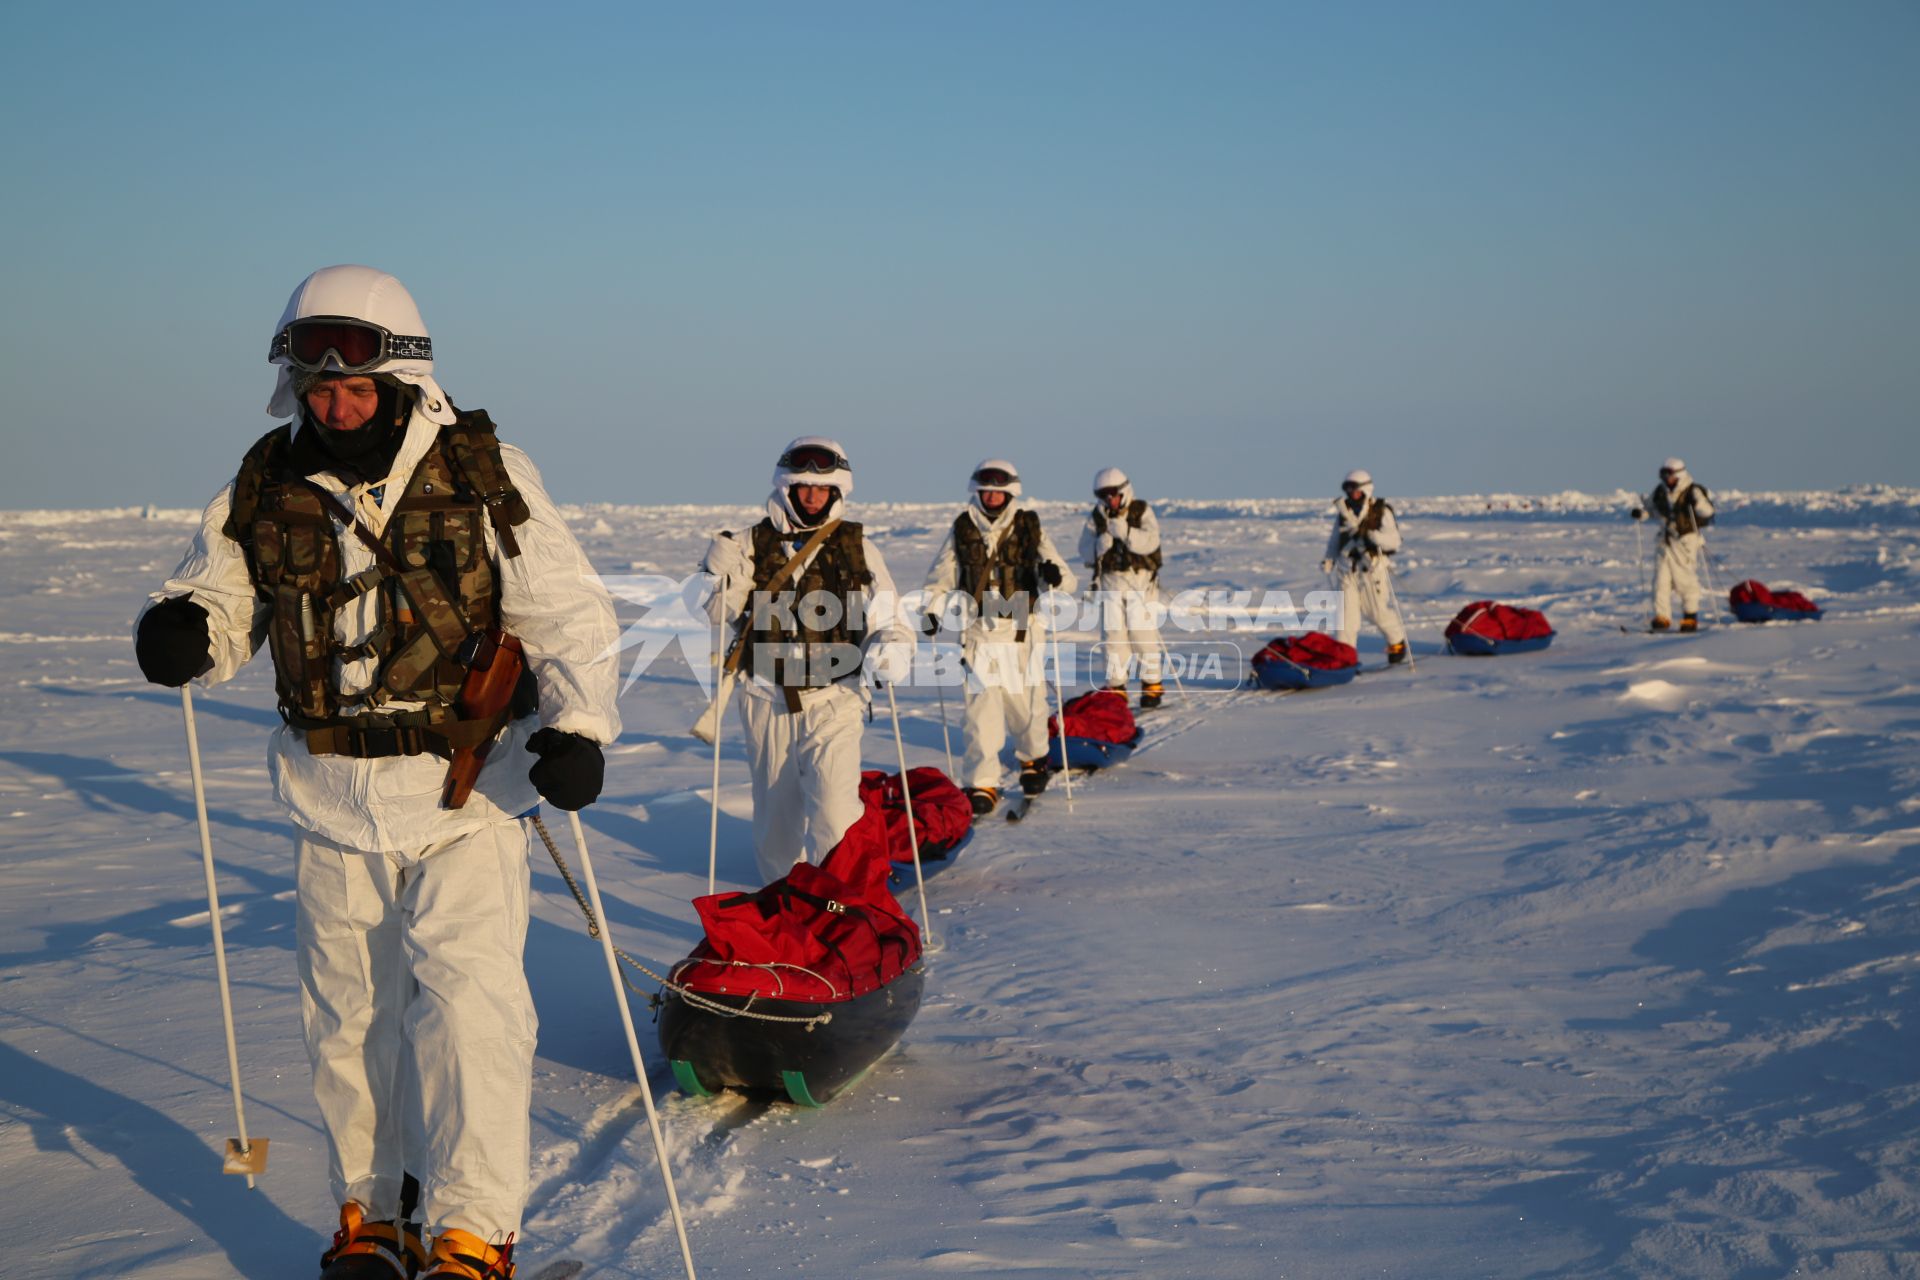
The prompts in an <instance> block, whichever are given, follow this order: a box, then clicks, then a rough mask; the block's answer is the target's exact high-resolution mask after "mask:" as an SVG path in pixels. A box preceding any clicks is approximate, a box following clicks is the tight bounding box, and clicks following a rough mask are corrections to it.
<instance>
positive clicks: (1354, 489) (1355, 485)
mask: <svg viewBox="0 0 1920 1280" xmlns="http://www.w3.org/2000/svg"><path fill="white" fill-rule="evenodd" d="M1366 487H1367V486H1366V485H1365V483H1363V482H1362V481H1359V480H1342V481H1341V482H1340V492H1342V493H1344V494H1346V495H1347V496H1348V497H1349V498H1351V497H1352V496H1353V495H1354V494H1356V493H1359V492H1360V491H1361V490H1362V489H1365V488H1366Z"/></svg>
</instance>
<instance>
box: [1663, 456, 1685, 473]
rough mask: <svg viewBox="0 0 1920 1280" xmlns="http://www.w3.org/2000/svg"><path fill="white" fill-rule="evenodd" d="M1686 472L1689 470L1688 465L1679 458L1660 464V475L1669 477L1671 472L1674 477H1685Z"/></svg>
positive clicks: (1669, 459)
mask: <svg viewBox="0 0 1920 1280" xmlns="http://www.w3.org/2000/svg"><path fill="white" fill-rule="evenodd" d="M1686 470H1687V464H1686V463H1685V462H1684V461H1683V460H1681V459H1679V458H1668V459H1667V460H1666V461H1665V462H1663V463H1661V464H1660V474H1661V475H1663V476H1664V475H1667V474H1668V473H1669V472H1671V473H1672V474H1674V475H1683V474H1685V472H1686Z"/></svg>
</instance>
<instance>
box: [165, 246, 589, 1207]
mask: <svg viewBox="0 0 1920 1280" xmlns="http://www.w3.org/2000/svg"><path fill="white" fill-rule="evenodd" d="M330 270H334V271H340V270H343V269H341V268H332V269H330ZM351 270H355V271H363V272H364V271H366V270H367V269H366V268H353V269H351ZM384 278H385V279H387V280H391V277H384ZM394 284H395V286H396V287H397V282H394ZM299 296H300V295H299V294H298V293H296V295H295V298H296V301H298V299H299ZM406 305H407V306H408V307H409V308H410V307H411V305H412V303H411V299H408V300H407V304H406ZM292 310H293V308H292V306H291V305H290V307H289V312H290V313H291V311H292ZM327 313H338V314H357V315H365V314H368V313H367V312H365V311H350V310H349V308H348V306H347V305H344V304H341V303H340V302H339V300H338V299H333V300H331V301H329V300H328V299H326V298H324V297H322V298H320V299H318V300H317V301H316V300H312V299H310V305H309V309H308V311H307V312H305V313H304V314H327ZM376 318H377V316H376ZM413 324H415V325H417V324H418V319H417V313H415V318H414V320H413ZM394 331H395V332H400V333H422V332H424V326H422V327H420V328H411V327H403V326H402V325H395V326H394ZM420 366H424V368H422V367H420ZM431 367H432V366H431V363H430V362H428V361H411V362H402V363H401V364H399V365H397V366H391V365H390V366H389V367H388V368H387V369H384V370H383V372H393V373H396V374H397V376H398V377H399V378H400V379H401V380H402V381H404V382H407V383H410V384H412V385H414V386H415V387H417V388H418V400H417V402H416V406H415V409H414V412H413V416H412V418H411V420H410V421H408V422H407V424H406V425H405V426H404V428H402V430H404V433H405V434H404V437H403V440H402V443H401V445H400V448H399V452H398V454H397V456H396V457H395V459H394V462H393V465H392V467H391V469H390V470H389V472H388V475H387V477H386V480H385V482H384V484H367V483H354V484H350V483H348V482H347V481H346V480H344V479H343V478H342V477H341V476H339V475H337V474H335V473H334V472H333V471H330V470H329V471H320V472H317V473H315V474H314V475H313V476H312V477H311V478H312V479H313V480H315V481H316V482H317V483H319V484H320V485H321V486H322V487H323V488H325V489H326V490H328V491H329V492H331V493H333V494H335V495H336V496H337V497H338V498H339V499H340V500H341V501H342V502H343V503H344V504H346V505H348V506H349V507H350V508H351V509H352V510H353V511H354V512H355V513H356V514H357V515H358V517H359V519H360V520H361V522H362V523H364V524H365V525H366V526H367V527H368V528H369V529H370V530H371V531H373V532H374V533H376V534H378V533H379V532H380V531H381V530H382V529H383V527H384V526H385V523H386V520H387V516H388V506H390V505H391V504H392V503H394V502H395V501H397V499H398V498H399V497H400V495H401V493H402V491H403V490H404V489H405V487H406V482H407V480H408V479H409V477H411V475H412V474H413V471H414V469H415V467H416V465H417V464H418V463H419V461H420V459H421V458H422V457H423V456H424V455H425V454H426V452H427V450H428V449H429V448H430V447H432V446H433V444H434V441H435V439H436V435H437V432H438V429H439V426H440V425H441V424H442V423H450V422H451V421H452V420H453V415H452V412H451V410H450V406H449V403H448V401H447V398H446V395H445V393H444V392H442V391H441V390H440V388H439V387H438V385H437V384H436V383H435V382H434V381H433V378H432V376H431ZM296 405H297V401H296V399H295V397H294V396H293V393H292V390H291V386H290V382H289V378H288V372H287V370H286V369H285V368H284V367H283V368H282V370H281V374H280V381H279V384H278V385H277V387H276V390H275V394H274V399H273V401H272V404H271V407H270V411H271V412H274V413H277V414H280V415H290V414H292V413H294V412H296ZM501 456H502V460H503V462H504V464H505V466H506V470H507V474H508V476H509V477H510V478H511V480H512V482H513V484H514V485H515V487H517V488H518V489H519V491H520V494H521V496H522V497H523V498H524V499H525V500H526V503H527V506H528V509H529V511H530V512H531V518H530V519H528V520H527V521H526V522H525V523H523V524H520V525H518V526H516V527H515V530H514V532H515V535H516V537H517V539H518V541H519V546H520V555H519V556H517V557H504V556H502V555H501V554H500V552H499V548H498V545H497V544H496V541H495V538H494V536H493V530H492V529H491V527H487V528H486V546H487V552H488V554H489V555H490V556H491V557H492V559H493V562H494V565H495V566H496V570H497V581H498V591H499V595H498V602H499V620H500V625H501V626H502V627H504V628H505V629H506V630H507V631H508V632H510V633H511V634H513V635H515V636H517V637H519V639H520V641H521V642H522V644H523V645H524V646H525V651H526V658H527V661H528V665H529V667H530V668H531V669H532V671H533V674H534V677H535V679H536V681H537V682H538V686H539V695H540V706H539V714H538V716H537V717H534V716H529V717H526V718H525V719H522V720H520V721H517V722H515V723H513V724H512V725H510V726H509V728H508V729H507V730H506V731H505V733H504V734H503V736H502V737H501V738H500V739H499V740H498V741H497V742H496V743H495V745H494V746H493V748H492V751H491V754H490V755H489V756H488V758H487V761H486V764H485V766H484V767H483V768H482V769H481V771H480V775H479V780H478V782H477V784H476V785H475V788H474V791H473V794H472V796H471V798H469V799H468V801H467V803H466V805H465V807H463V808H461V809H457V810H449V809H444V808H442V807H441V803H440V799H441V792H442V784H443V782H444V780H445V778H446V773H447V763H446V761H445V760H443V759H441V758H440V757H438V756H435V755H432V754H422V755H417V756H390V757H385V758H377V759H355V758H352V757H348V756H341V755H313V754H310V753H309V752H308V750H307V748H306V744H305V742H304V740H303V738H302V736H301V734H300V732H299V731H297V730H294V729H292V728H289V727H288V726H286V725H284V724H283V725H281V726H280V727H278V728H277V729H275V730H274V733H273V737H272V740H271V743H270V746H269V748H268V760H269V767H270V771H271V774H272V778H273V782H274V786H275V788H276V791H277V793H278V796H279V799H280V800H281V801H282V802H283V803H284V804H285V805H286V806H287V808H288V810H289V812H290V814H291V816H292V819H293V822H294V824H295V827H296V850H295V877H296V892H295V901H296V933H297V958H298V966H299V974H300V996H301V1010H302V1015H303V1021H304V1024H305V1031H306V1043H307V1052H308V1056H309V1058H310V1060H311V1062H312V1066H313V1085H314V1096H315V1099H316V1101H317V1102H318V1104H319V1110H320V1118H321V1122H322V1124H323V1125H324V1127H325V1130H326V1138H327V1148H328V1167H329V1176H330V1178H331V1181H332V1189H333V1194H334V1197H335V1199H336V1200H337V1201H340V1202H342V1203H344V1202H345V1201H347V1200H349V1199H351V1200H357V1201H359V1202H360V1203H361V1204H362V1205H363V1206H365V1207H366V1209H367V1217H368V1218H369V1219H372V1220H381V1219H391V1218H394V1217H396V1216H397V1210H398V1207H399V1199H400V1190H401V1182H402V1177H403V1171H405V1172H411V1173H414V1174H416V1175H417V1176H419V1177H420V1179H421V1183H422V1202H421V1203H422V1206H423V1208H424V1211H425V1215H426V1218H425V1221H426V1225H427V1227H428V1228H429V1229H430V1230H431V1231H435V1232H438V1231H443V1230H446V1229H448V1228H459V1229H461V1230H465V1231H470V1232H472V1233H473V1234H474V1235H476V1236H479V1237H480V1238H481V1239H482V1240H490V1241H499V1240H501V1239H504V1237H505V1236H506V1235H507V1234H508V1233H511V1232H515V1231H518V1230H519V1227H520V1215H521V1212H522V1210H523V1208H524V1206H525V1203H526V1197H527V1189H528V1178H529V1164H528V1161H529V1127H530V1109H531V1097H532V1082H533V1052H534V1033H535V1028H536V1026H537V1020H536V1018H535V1014H534V1008H533V1001H532V998H531V995H530V994H529V991H528V988H527V979H526V973H525V970H524V967H523V964H522V959H521V955H522V951H523V949H524V946H525V941H526V931H527V905H528V903H527V899H528V873H529V869H528V864H527V855H528V831H527V825H526V824H525V823H524V822H523V821H521V815H523V814H526V813H527V812H529V811H530V810H532V809H533V808H534V807H535V805H536V803H537V802H538V800H539V797H538V795H537V793H536V792H535V790H534V787H533V784H532V783H531V782H530V781H529V780H528V777H527V772H528V769H529V768H530V767H531V766H532V765H533V764H534V762H535V760H536V757H535V756H533V755H532V754H530V753H529V752H527V751H526V750H525V749H524V748H525V743H526V740H527V738H528V737H529V736H530V735H531V734H532V733H533V731H534V730H535V729H536V728H539V727H541V726H550V727H552V728H555V729H558V730H562V731H565V732H570V733H577V734H580V735H582V736H583V737H587V738H591V739H592V740H594V741H595V742H599V743H602V744H605V743H609V742H611V741H613V739H614V738H615V737H616V736H617V735H618V734H619V731H620V718H619V713H618V711H617V710H616V708H615V705H614V697H615V693H616V691H617V678H618V648H617V641H618V639H619V631H618V628H617V626H616V625H615V621H614V615H613V609H612V605H611V602H610V601H609V599H608V597H607V594H606V592H605V591H604V589H603V588H602V587H601V586H600V583H599V580H598V578H596V577H595V575H594V572H593V569H592V568H591V566H590V565H589V564H588V563H587V560H586V557H585V556H584V555H583V554H582V552H581V550H580V547H579V544H578V543H576V542H575V541H574V538H573V535H572V534H571V533H570V532H569V531H568V529H567V527H566V525H565V523H564V522H563V521H562V520H561V517H560V514H559V512H558V511H556V510H555V508H554V505H553V502H552V501H551V499H549V498H548V497H547V494H546V491H545V489H544V488H543V487H542V485H541V481H540V475H539V472H538V471H536V470H535V469H534V466H533V464H532V463H531V462H530V461H529V460H528V459H527V457H526V455H525V454H523V453H522V452H521V451H520V450H518V449H516V448H514V447H512V446H511V445H505V444H503V445H502V446H501ZM232 497H233V486H232V485H231V484H229V485H228V486H227V487H226V488H225V489H223V490H222V491H221V492H220V493H219V494H218V495H216V496H215V497H214V499H213V501H212V502H210V503H209V504H208V505H207V508H206V512H205V514H204V515H203V516H202V518H201V524H200V529H199V532H198V533H197V534H196V536H195V538H194V541H193V545H192V547H191V548H190V549H189V550H188V552H187V554H186V557H185V559H183V560H182V561H181V562H180V565H179V567H178V568H177V569H175V570H174V572H173V574H172V576H171V577H169V578H168V579H167V582H166V585H165V586H164V587H162V588H161V590H159V591H158V592H155V593H154V595H153V597H152V602H157V601H159V600H162V599H166V598H169V597H174V596H180V595H183V594H186V595H191V596H192V598H193V600H194V602H195V603H197V604H198V605H200V606H201V607H202V608H204V609H205V610H206V612H207V627H208V632H209V635H210V637H211V641H212V645H211V650H212V653H211V656H212V659H213V666H212V669H211V670H210V671H208V672H207V673H206V674H205V675H204V676H202V677H201V683H202V684H203V685H209V686H211V685H217V684H220V683H222V682H223V681H226V680H228V679H231V678H232V677H233V675H234V673H235V672H237V671H238V670H239V669H240V667H241V666H243V665H244V664H245V663H246V662H247V660H248V659H249V658H250V657H252V655H253V653H254V651H255V649H256V648H258V646H259V644H260V642H261V640H262V638H263V636H264V629H265V626H266V620H267V616H268V614H269V612H270V608H271V606H270V605H269V604H267V603H264V602H262V601H261V600H260V599H259V598H258V597H257V596H256V593H255V591H254V588H253V585H252V583H251V582H250V580H249V578H248V573H247V566H246V563H245V561H244V559H243V556H242V552H241V549H240V547H239V545H238V544H236V543H235V542H234V541H233V540H232V539H230V538H228V537H227V536H226V534H225V532H224V531H223V526H224V525H225V523H226V519H227V513H228V510H229V507H230V504H231V501H232ZM335 532H336V536H337V541H338V544H339V548H340V555H341V572H342V577H343V578H345V577H349V576H351V575H353V574H355V573H359V572H361V571H363V570H366V569H370V568H372V567H373V566H374V559H373V553H372V552H371V551H370V550H369V549H368V548H367V547H366V546H365V545H364V544H362V543H361V542H360V541H359V540H358V538H356V537H355V536H353V535H352V534H351V533H349V532H348V531H347V530H346V529H345V528H343V527H341V526H339V525H338V524H337V523H336V529H335ZM373 599H374V597H372V596H362V597H361V598H360V600H359V601H358V607H355V606H353V605H350V606H348V607H346V608H343V609H342V610H341V611H340V613H339V614H338V615H337V623H336V627H337V631H338V638H339V639H340V640H342V641H343V642H345V643H349V644H357V643H361V642H364V641H365V640H366V639H367V637H368V634H369V633H370V631H371V629H372V626H373V620H374V611H373V609H372V608H371V604H372V601H373ZM152 602H150V603H149V605H148V607H149V608H151V607H152ZM373 666H374V660H373V659H366V658H363V659H356V660H354V661H353V662H352V663H350V664H349V665H347V666H346V667H345V668H343V669H341V677H340V678H341V682H342V684H343V686H344V687H345V688H347V689H349V690H355V689H359V688H363V687H364V686H365V685H366V684H367V683H368V682H369V681H370V679H371V678H372V674H373ZM418 705H419V704H417V703H407V702H393V703H389V704H388V706H387V707H386V708H384V709H385V710H395V711H398V710H405V709H408V708H410V707H416V706H418Z"/></svg>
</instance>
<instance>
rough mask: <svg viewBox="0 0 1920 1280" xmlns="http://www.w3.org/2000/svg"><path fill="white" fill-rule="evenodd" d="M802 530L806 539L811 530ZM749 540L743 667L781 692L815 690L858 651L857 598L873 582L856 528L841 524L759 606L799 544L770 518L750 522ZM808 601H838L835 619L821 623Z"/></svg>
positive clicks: (862, 609) (860, 605) (861, 630)
mask: <svg viewBox="0 0 1920 1280" xmlns="http://www.w3.org/2000/svg"><path fill="white" fill-rule="evenodd" d="M803 532H805V533H806V534H808V535H811V533H812V530H805V531H803ZM752 536H753V594H752V595H750V596H749V597H748V604H747V608H748V614H747V627H748V630H747V635H746V641H745V643H746V646H747V651H746V653H745V654H744V655H743V660H744V662H745V663H746V665H747V669H748V670H750V671H752V672H754V673H755V674H756V675H761V676H764V677H765V678H767V679H769V680H771V681H772V682H773V683H774V684H777V685H779V686H780V687H781V688H783V689H788V690H797V689H806V688H821V687H824V686H826V685H829V684H832V683H833V681H834V680H836V679H839V678H840V677H842V676H845V675H848V674H850V673H851V672H852V671H855V670H858V669H859V664H860V655H859V648H860V646H861V645H862V644H863V643H865V641H866V638H867V619H866V598H865V595H864V593H865V591H866V590H867V588H869V587H871V586H872V585H873V574H872V572H871V571H869V570H868V568H867V543H866V535H865V534H864V533H863V532H862V531H861V526H859V525H857V524H855V523H853V522H852V521H850V520H843V521H842V522H841V523H840V526H839V527H838V528H836V529H835V530H834V531H833V532H832V533H831V534H829V535H828V536H827V540H826V541H825V542H823V543H821V544H820V547H819V550H817V551H815V552H814V554H813V558H812V559H811V560H810V561H808V562H807V566H806V568H804V569H802V570H800V572H799V573H797V574H795V575H794V576H793V577H791V578H789V579H788V580H787V582H786V583H785V585H783V586H782V587H781V588H780V590H779V591H778V592H776V593H774V594H775V599H774V600H772V601H764V602H763V601H762V600H761V599H760V596H761V593H763V592H765V591H766V589H767V587H768V586H769V585H770V584H771V583H772V582H773V580H774V578H775V577H776V576H777V575H778V574H779V573H780V571H781V570H782V569H783V568H785V567H786V564H787V561H788V560H790V559H792V558H793V556H794V555H795V554H796V553H797V552H798V551H799V546H798V545H796V544H795V543H794V542H793V540H792V538H791V537H783V536H782V535H781V533H780V531H779V530H778V529H776V528H774V526H773V521H772V520H771V519H768V520H762V521H761V522H760V523H759V524H757V525H755V526H754V527H753V535H752ZM804 541H805V540H804V538H803V539H802V543H803V544H804ZM809 597H812V598H813V599H816V600H820V599H824V598H825V597H832V598H833V599H834V600H836V601H838V602H839V605H840V608H839V614H838V617H837V618H834V619H833V620H832V621H831V622H827V621H826V620H825V619H824V618H822V617H820V616H819V615H817V614H814V613H813V612H812V611H811V610H809V609H808V608H806V607H804V606H805V602H806V601H807V600H808V599H809ZM828 646H833V647H831V648H829V647H828ZM849 663H850V664H851V665H849ZM788 707H789V709H790V710H798V705H797V700H796V699H795V698H793V697H791V696H790V697H789V699H788Z"/></svg>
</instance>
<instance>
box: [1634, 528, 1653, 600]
mask: <svg viewBox="0 0 1920 1280" xmlns="http://www.w3.org/2000/svg"><path fill="white" fill-rule="evenodd" d="M1633 567H1634V568H1635V569H1636V570H1638V571H1639V574H1640V594H1641V595H1643V596H1644V595H1648V594H1650V593H1651V592H1652V591H1653V587H1652V586H1651V585H1650V584H1649V583H1648V582H1647V544H1646V540H1645V538H1644V537H1643V536H1642V535H1641V533H1640V521H1638V520H1635V521H1634V522H1633Z"/></svg>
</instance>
